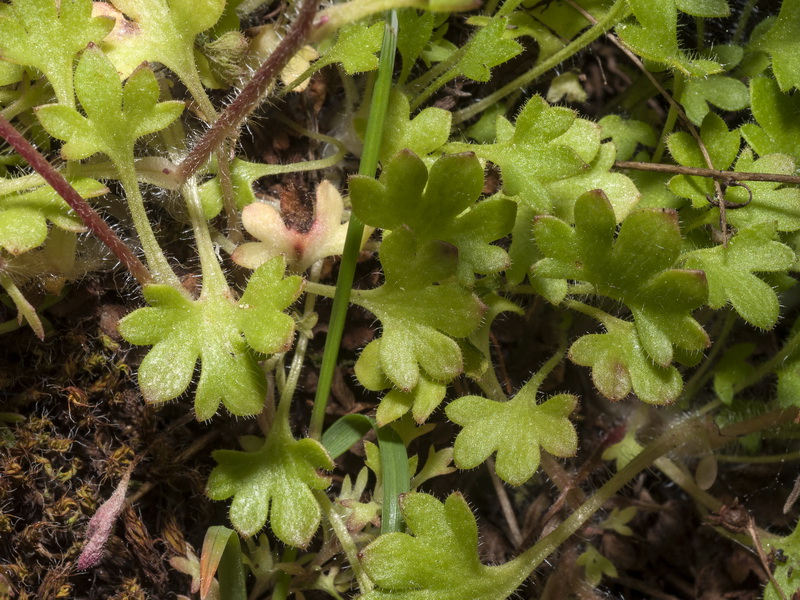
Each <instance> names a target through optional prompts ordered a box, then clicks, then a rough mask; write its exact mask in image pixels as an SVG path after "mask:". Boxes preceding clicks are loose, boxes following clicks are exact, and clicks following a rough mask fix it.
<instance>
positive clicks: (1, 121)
mask: <svg viewBox="0 0 800 600" xmlns="http://www.w3.org/2000/svg"><path fill="white" fill-rule="evenodd" d="M0 136H2V137H3V138H4V139H5V140H6V141H7V142H8V143H9V144H10V145H11V147H12V148H14V150H16V152H17V153H18V154H19V155H20V156H21V157H22V158H24V159H25V160H26V161H27V162H28V164H29V165H30V166H31V167H32V168H33V170H34V171H36V172H37V173H38V174H39V175H41V176H42V178H43V179H44V180H45V181H46V182H47V183H48V184H50V186H51V187H52V188H53V189H54V190H55V191H56V193H58V195H59V196H61V197H62V198H63V199H64V201H65V202H66V203H67V204H69V206H70V208H71V209H72V210H74V211H75V213H76V214H77V215H78V217H80V219H81V221H83V224H84V225H86V228H87V229H88V230H89V231H91V232H92V233H93V234H94V235H95V236H96V237H97V238H98V239H99V240H100V241H101V242H103V243H104V244H105V245H106V246H107V247H108V249H109V250H111V252H113V254H114V256H116V257H117V258H118V259H119V261H120V262H121V263H122V264H123V265H124V266H125V268H126V269H128V271H130V272H131V274H132V275H133V276H134V277H135V278H136V281H138V282H139V284H140V285H145V284H147V283H149V282H150V281H152V279H153V276H152V275H151V274H150V271H148V269H147V267H145V266H144V264H143V263H142V261H140V260H139V259H138V258H136V255H135V254H134V253H133V251H132V250H131V249H130V248H128V246H127V245H125V242H123V241H122V240H121V239H120V238H119V236H117V234H116V233H114V230H112V229H111V227H109V225H108V223H106V222H105V221H104V220H103V218H102V217H101V216H100V215H99V214H97V212H96V211H95V210H94V209H93V208H92V207H91V206H89V203H88V202H86V200H84V199H83V198H82V197H81V195H80V194H79V193H78V192H77V191H76V190H75V188H74V187H72V186H71V185H70V184H69V182H68V181H67V180H66V179H65V178H64V176H63V175H62V174H61V173H59V172H58V171H57V170H56V168H55V167H54V166H53V165H51V164H50V162H49V161H48V160H47V159H46V158H45V157H44V156H42V154H41V153H40V152H39V151H38V150H37V149H36V148H34V147H33V145H32V144H31V143H30V142H29V141H28V140H26V139H25V138H24V137H23V136H22V134H20V133H19V132H18V131H17V130H16V129H15V128H14V126H13V125H11V123H9V122H8V120H7V119H5V118H4V117H3V116H2V115H0Z"/></svg>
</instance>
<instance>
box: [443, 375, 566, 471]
mask: <svg viewBox="0 0 800 600" xmlns="http://www.w3.org/2000/svg"><path fill="white" fill-rule="evenodd" d="M538 388H539V384H538V382H537V383H533V382H528V383H527V384H526V385H524V386H523V387H522V389H520V391H519V392H518V393H517V394H516V396H514V398H512V399H511V400H509V401H508V402H495V401H493V400H487V399H486V398H482V397H480V396H464V397H462V398H458V399H457V400H454V401H453V402H451V403H450V404H448V405H447V408H446V409H445V412H446V413H447V418H448V419H450V420H451V421H452V422H453V423H456V424H457V425H461V426H462V427H463V429H462V430H461V432H459V434H458V436H457V437H456V443H455V447H454V449H453V459H454V460H455V464H456V466H457V467H458V468H459V469H472V468H475V467H477V466H478V465H480V464H481V463H483V462H484V461H485V460H486V459H487V458H489V456H491V455H492V454H494V453H495V452H496V453H497V459H496V462H495V466H496V470H497V475H498V476H499V477H500V478H501V479H502V480H503V481H505V482H506V483H509V484H511V485H522V484H523V483H525V482H526V481H528V480H529V479H530V478H531V477H533V474H534V473H535V472H536V469H538V468H539V460H540V458H541V455H540V450H539V448H540V447H541V448H544V449H545V450H547V451H548V452H549V453H550V454H553V455H555V456H573V455H574V454H575V451H576V450H577V448H578V435H577V433H575V428H574V426H573V425H572V423H570V421H569V415H570V414H571V413H572V412H573V411H574V410H575V406H576V405H577V403H578V399H577V397H575V396H573V395H571V394H560V395H558V396H554V397H552V398H550V399H548V400H546V401H545V402H542V403H538V402H537V400H536V395H537V393H538Z"/></svg>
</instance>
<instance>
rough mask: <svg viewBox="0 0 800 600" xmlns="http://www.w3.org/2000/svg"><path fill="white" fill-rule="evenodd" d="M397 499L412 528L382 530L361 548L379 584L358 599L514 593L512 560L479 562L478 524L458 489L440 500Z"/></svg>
mask: <svg viewBox="0 0 800 600" xmlns="http://www.w3.org/2000/svg"><path fill="white" fill-rule="evenodd" d="M400 505H401V508H402V511H403V516H404V517H405V520H406V525H407V529H408V531H409V532H410V533H389V534H386V535H381V536H380V537H378V539H376V540H375V541H374V542H372V543H371V544H370V545H369V546H367V547H366V548H364V550H362V551H361V554H360V556H361V559H362V562H363V565H364V569H365V570H366V572H367V574H368V575H369V577H370V579H372V581H374V582H375V584H376V585H377V589H375V590H373V591H371V592H368V593H366V594H363V595H362V596H359V600H390V599H393V598H397V599H400V598H402V599H403V600H432V599H433V598H435V599H436V600H464V598H471V599H473V600H503V599H505V598H507V597H508V596H509V595H510V594H512V593H513V591H514V590H515V589H516V587H517V585H518V584H519V581H518V579H517V573H516V572H515V570H514V567H516V565H515V564H513V563H508V564H506V565H501V566H492V567H489V566H486V565H483V564H481V562H480V558H479V556H478V526H477V523H476V522H475V517H474V516H473V514H472V512H471V511H470V509H469V506H467V502H466V500H464V497H463V496H462V495H461V494H459V493H455V494H451V495H450V496H449V497H448V498H447V499H446V500H445V502H444V503H442V502H439V501H438V500H437V499H436V498H434V497H433V496H430V495H428V494H422V493H409V494H404V495H403V496H402V497H401V502H400Z"/></svg>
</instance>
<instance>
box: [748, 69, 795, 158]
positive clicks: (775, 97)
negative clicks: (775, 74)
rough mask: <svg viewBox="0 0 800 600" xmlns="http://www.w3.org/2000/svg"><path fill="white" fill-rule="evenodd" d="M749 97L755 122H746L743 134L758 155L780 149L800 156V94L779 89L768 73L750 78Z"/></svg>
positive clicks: (784, 152)
mask: <svg viewBox="0 0 800 600" xmlns="http://www.w3.org/2000/svg"><path fill="white" fill-rule="evenodd" d="M750 101H751V104H752V108H751V110H752V112H753V117H754V118H755V120H756V122H757V123H758V125H756V124H755V123H745V124H744V125H742V127H741V132H742V135H743V136H744V139H745V140H747V143H748V144H750V146H752V148H753V150H755V151H756V152H757V153H758V154H759V155H760V156H765V155H767V154H774V153H778V152H780V153H782V154H788V155H789V156H792V157H794V159H795V160H796V161H797V160H800V149H798V147H797V139H798V136H800V122H798V119H797V113H798V112H799V111H800V96H797V95H793V96H789V95H787V94H784V93H782V92H781V90H780V88H779V87H778V85H777V84H776V83H775V81H774V80H773V79H772V78H769V77H754V78H753V79H752V80H750Z"/></svg>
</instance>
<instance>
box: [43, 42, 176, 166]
mask: <svg viewBox="0 0 800 600" xmlns="http://www.w3.org/2000/svg"><path fill="white" fill-rule="evenodd" d="M75 91H76V94H77V96H78V100H80V102H81V107H82V108H83V110H84V111H85V113H86V116H85V117H84V116H83V115H81V114H80V113H79V112H78V111H77V110H75V109H74V108H71V107H69V106H64V105H61V104H49V105H45V106H41V107H39V108H38V109H37V111H36V115H37V117H38V118H39V121H40V122H41V123H42V126H43V127H44V128H45V129H46V130H47V132H48V133H49V134H50V135H52V136H53V137H56V138H58V139H60V140H64V141H65V142H66V144H64V146H63V147H62V148H61V154H62V156H64V158H66V159H68V160H79V159H82V158H87V157H89V156H91V155H93V154H95V153H98V152H101V153H103V154H106V155H107V156H108V157H109V158H111V159H112V160H113V161H114V162H116V163H118V164H120V165H122V164H125V165H127V164H130V165H132V164H133V146H134V144H135V142H136V140H138V139H139V138H140V137H142V136H144V135H147V134H149V133H155V132H156V131H161V130H162V129H164V128H165V127H167V126H168V125H169V124H170V123H172V122H173V121H174V120H175V119H177V118H178V116H179V115H180V114H181V112H182V111H183V102H177V101H170V102H159V101H158V96H159V88H158V82H157V81H156V77H155V74H154V73H153V71H152V70H151V69H149V68H141V69H139V70H137V71H136V72H135V73H134V74H133V75H131V76H130V77H129V78H128V81H127V82H126V83H125V87H124V88H123V87H122V83H121V82H120V79H119V75H118V73H117V70H116V69H115V68H114V65H112V64H111V62H109V60H108V58H107V57H106V56H105V54H104V53H103V51H102V50H100V48H98V47H96V46H94V47H89V48H87V49H86V50H85V51H84V53H83V55H82V56H81V59H80V61H79V62H78V67H77V68H76V69H75Z"/></svg>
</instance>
